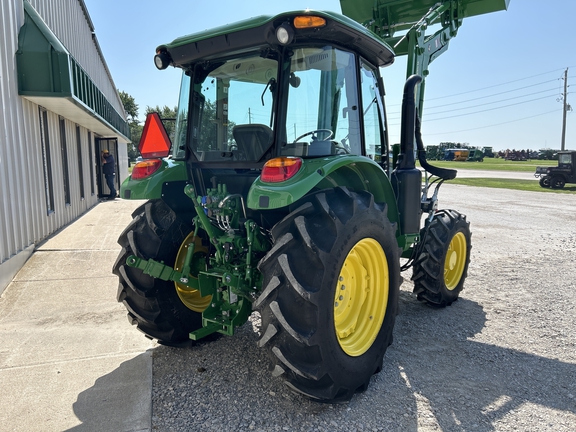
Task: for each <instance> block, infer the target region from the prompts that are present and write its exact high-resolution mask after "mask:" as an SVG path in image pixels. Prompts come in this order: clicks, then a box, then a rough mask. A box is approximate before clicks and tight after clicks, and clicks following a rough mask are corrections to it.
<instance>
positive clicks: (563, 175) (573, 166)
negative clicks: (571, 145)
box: [534, 151, 576, 189]
mask: <svg viewBox="0 0 576 432" xmlns="http://www.w3.org/2000/svg"><path fill="white" fill-rule="evenodd" d="M557 156H558V166H555V167H540V166H539V167H536V173H535V174H534V177H536V178H539V179H540V180H539V183H540V186H542V187H543V188H552V189H562V188H563V187H564V185H566V183H576V151H559V152H558V153H557Z"/></svg>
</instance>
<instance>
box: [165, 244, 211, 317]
mask: <svg viewBox="0 0 576 432" xmlns="http://www.w3.org/2000/svg"><path fill="white" fill-rule="evenodd" d="M191 244H194V256H196V255H197V254H206V253H208V249H206V248H205V247H204V246H202V241H201V240H200V239H199V238H198V237H196V238H195V237H194V233H190V234H189V235H188V237H186V239H185V240H184V241H183V242H182V244H181V245H180V249H179V250H178V255H176V263H175V264H174V269H175V270H177V271H180V270H181V269H182V267H184V260H185V259H186V253H187V252H188V248H189V247H190V245H191ZM192 261H194V260H192ZM197 270H198V269H194V268H192V270H191V272H192V274H191V275H190V277H192V278H195V276H196V275H197V274H198V272H197ZM174 286H175V287H176V292H177V293H178V297H180V300H182V303H184V305H185V306H186V307H187V308H188V309H191V310H193V311H194V312H200V313H201V312H203V311H204V309H206V308H207V307H208V306H209V305H210V302H211V301H212V296H206V297H202V296H201V295H200V291H198V290H196V289H192V288H190V287H188V286H186V285H184V284H181V283H178V282H174Z"/></svg>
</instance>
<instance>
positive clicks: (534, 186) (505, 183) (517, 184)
mask: <svg viewBox="0 0 576 432" xmlns="http://www.w3.org/2000/svg"><path fill="white" fill-rule="evenodd" d="M447 183H450V184H459V185H465V186H478V187H491V188H497V189H498V188H499V189H515V190H525V191H530V192H545V193H568V194H574V193H576V185H570V184H569V185H566V186H564V188H563V189H549V188H546V189H545V188H543V187H540V185H539V184H538V182H537V181H534V180H517V179H499V178H482V177H478V178H458V177H457V178H455V179H454V180H449V181H448V182H447Z"/></svg>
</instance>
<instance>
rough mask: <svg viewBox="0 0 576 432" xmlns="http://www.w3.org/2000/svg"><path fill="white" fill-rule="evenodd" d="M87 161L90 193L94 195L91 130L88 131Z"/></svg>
mask: <svg viewBox="0 0 576 432" xmlns="http://www.w3.org/2000/svg"><path fill="white" fill-rule="evenodd" d="M88 161H89V162H90V193H91V196H94V190H95V186H94V152H93V150H92V132H90V131H88Z"/></svg>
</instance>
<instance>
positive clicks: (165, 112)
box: [118, 90, 178, 161]
mask: <svg viewBox="0 0 576 432" xmlns="http://www.w3.org/2000/svg"><path fill="white" fill-rule="evenodd" d="M118 94H119V95H120V100H121V101H122V105H124V111H126V120H127V121H128V127H129V128H130V139H131V141H132V142H131V143H129V144H128V158H129V159H130V160H131V161H134V160H136V158H137V157H138V156H140V153H139V152H138V144H139V143H140V137H141V136H142V129H143V128H144V125H143V124H141V123H140V120H139V119H138V115H139V113H138V111H139V106H138V104H137V103H136V101H135V100H134V98H133V97H132V96H130V95H129V94H128V93H126V92H123V91H120V90H118ZM177 109H178V108H177V107H174V108H170V107H168V106H166V105H164V106H163V107H160V106H159V105H156V106H155V107H150V106H146V110H145V112H144V114H145V115H148V114H150V113H153V112H157V113H158V114H159V115H160V118H161V119H162V120H163V123H164V127H165V128H166V132H167V133H168V136H169V137H170V138H172V137H173V135H174V126H175V124H174V123H175V122H174V120H175V119H176V112H177Z"/></svg>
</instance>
